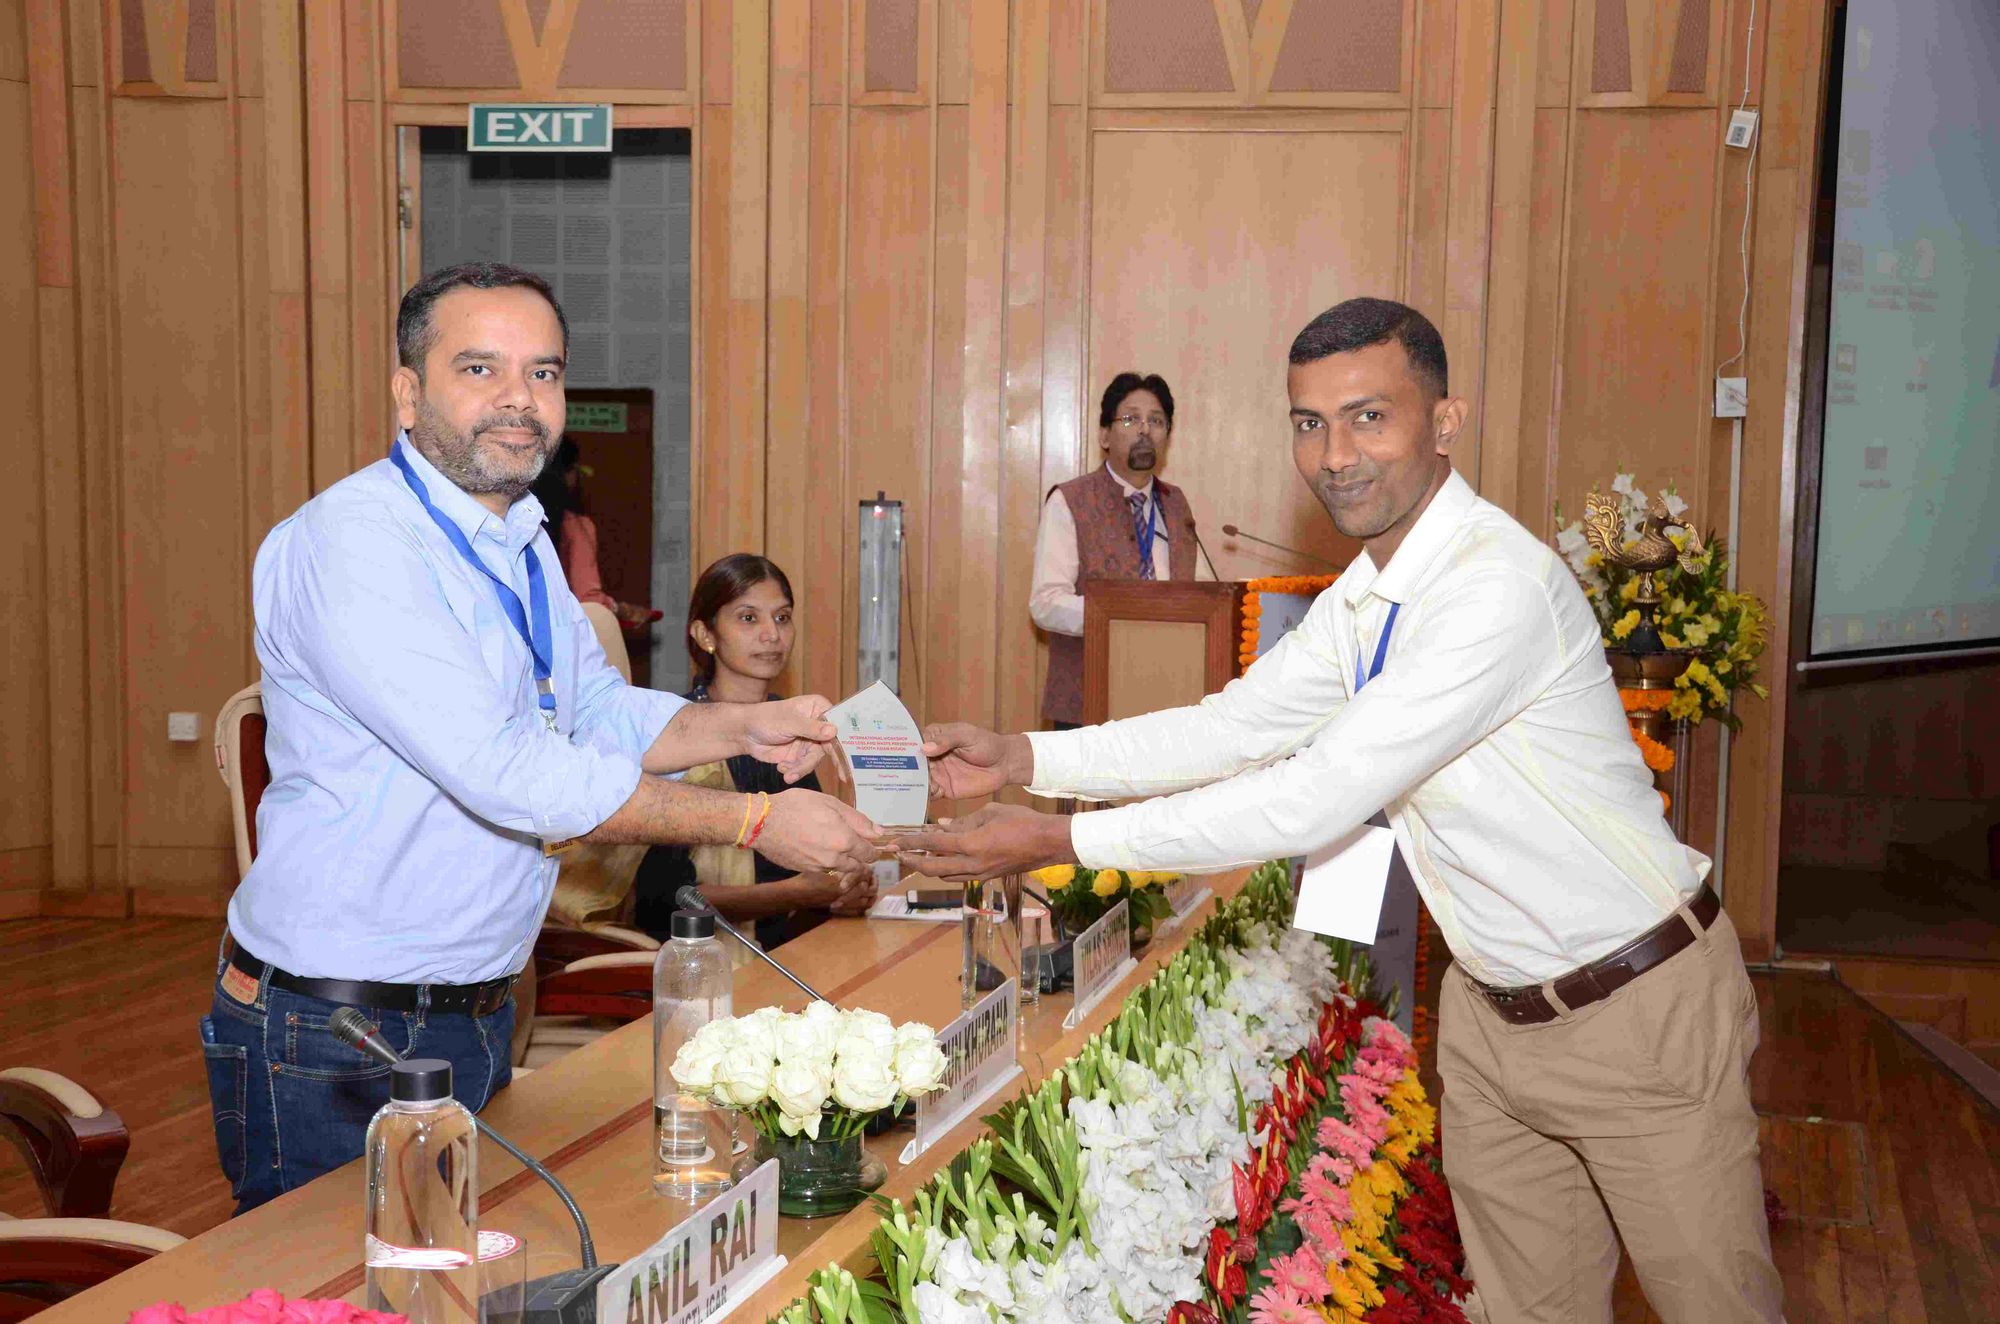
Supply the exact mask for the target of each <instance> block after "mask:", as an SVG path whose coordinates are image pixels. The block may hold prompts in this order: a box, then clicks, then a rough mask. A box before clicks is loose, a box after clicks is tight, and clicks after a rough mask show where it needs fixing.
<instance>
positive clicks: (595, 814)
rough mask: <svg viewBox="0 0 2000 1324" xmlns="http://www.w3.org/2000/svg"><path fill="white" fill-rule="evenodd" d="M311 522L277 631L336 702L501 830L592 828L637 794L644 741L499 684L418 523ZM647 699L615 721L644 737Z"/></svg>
mask: <svg viewBox="0 0 2000 1324" xmlns="http://www.w3.org/2000/svg"><path fill="white" fill-rule="evenodd" d="M302 532H303V533H304V534H305V536H303V537H301V538H300V540H299V542H300V546H299V551H300V553H301V555H299V556H298V557H297V558H296V559H295V560H294V562H293V565H292V573H293V574H294V576H295V579H296V582H295V583H294V584H293V585H292V592H291V593H289V594H286V595H283V600H284V601H286V602H287V603H288V608H287V610H286V613H285V616H284V619H283V620H282V621H280V622H276V623H275V624H276V629H275V630H274V631H273V632H272V636H271V637H270V638H269V639H268V640H267V642H268V643H270V644H271V646H273V647H275V648H278V649H280V650H282V652H283V653H284V654H285V655H286V657H287V660H288V661H289V662H290V663H291V665H293V666H294V667H296V669H297V670H298V673H299V674H300V676H302V677H303V678H305V679H306V680H307V681H308V682H309V683H310V684H311V685H312V686H313V687H314V688H315V689H316V690H317V691H318V692H319V693H320V694H321V695H324V696H325V697H326V699H327V700H329V701H331V702H332V703H334V704H337V705H338V706H339V707H340V708H341V709H342V710H344V711H345V712H346V713H347V714H348V716H350V717H351V718H352V719H353V720H354V721H356V722H359V723H360V724H361V725H362V726H365V727H366V728H368V730H369V731H371V732H372V733H373V734H374V735H375V736H376V737H377V738H378V739H380V740H381V741H382V743H383V744H385V745H387V746H388V747H389V748H390V749H392V750H394V751H395V752H396V754H397V755H398V756H399V757H400V758H402V759H403V760H405V761H406V762H408V763H409V764H410V765H411V766H412V767H414V768H416V769H417V770H418V771H419V772H421V773H423V775H424V776H425V777H427V778H429V779H430V780H431V781H433V782H435V783H436V784H437V785H438V787H439V788H440V789H442V790H443V791H444V792H445V794H447V795H449V796H450V797H451V798H452V799H453V800H455V801H457V802H458V803H459V804H460V805H462V806H464V807H465V809H466V810H468V811H469V812H471V813H473V814H475V815H477V816H478V817H480V818H481V819H484V820H485V821H486V822H488V823H491V824H492V825H493V826H495V827H498V828H503V829H507V830H509V831H514V832H521V833H526V834H529V835H531V836H535V837H539V838H541V839H542V840H544V841H556V840H564V839H567V838H570V837H578V836H582V835H584V834H585V833H587V832H589V831H590V830H591V829H592V828H594V827H596V826H597V825H598V824H599V823H602V822H603V821H604V820H605V819H607V818H609V817H610V816H611V815H612V814H613V813H614V812H616V811H617V810H618V808H619V807H620V806H621V805H623V804H624V803H625V801H626V800H627V799H629V798H630V797H631V795H632V792H633V791H634V790H635V789H636V788H637V787H638V785H639V776H640V769H639V753H640V752H641V750H642V749H643V746H640V747H639V748H637V749H634V748H632V747H631V746H630V745H627V744H625V742H623V741H619V740H611V741H605V740H600V739H595V738H593V739H589V740H582V741H572V740H570V739H569V738H567V737H565V736H563V735H561V734H558V733H556V732H553V731H550V730H549V729H548V728H547V726H546V725H545V724H544V723H543V721H542V719H541V717H540V716H539V715H538V714H537V713H536V712H535V711H534V710H533V709H531V708H526V707H524V706H523V704H522V702H521V698H520V696H519V695H518V694H516V693H510V692H508V691H507V690H506V689H505V687H503V686H502V685H500V684H499V683H497V682H496V681H495V680H494V679H493V676H492V673H491V672H490V671H489V670H488V669H487V666H486V663H485V661H484V659H483V658H482V657H481V655H480V651H479V647H478V644H477V642H476V641H475V639H474V638H473V636H472V635H471V633H470V632H468V631H467V630H465V629H463V628H461V627H460V625H459V624H458V621H457V618H456V616H454V614H453V613H452V611H451V609H450V606H449V603H448V602H447V601H446V600H445V594H444V590H443V588H442V586H441V585H440V583H439V581H438V578H437V575H436V572H435V571H434V570H433V569H432V568H431V567H430V565H429V564H428V563H427V562H426V560H425V557H424V554H423V551H422V549H421V548H420V547H419V546H418V545H417V544H416V543H415V542H414V541H413V538H412V535H411V534H410V533H409V532H408V531H407V530H405V529H403V528H402V527H400V526H398V525H396V524H394V523H392V522H389V521H366V520H346V521H336V520H325V521H320V522H318V523H316V524H315V525H314V526H313V527H312V528H311V529H310V530H306V531H302ZM578 614H579V615H580V613H578ZM597 660H598V662H599V664H600V665H602V662H603V654H602V652H601V651H599V652H598V654H597ZM604 670H607V671H609V670H610V668H609V667H605V668H604ZM611 676H612V679H613V680H617V679H618V677H617V673H616V672H612V673H611ZM593 681H596V678H595V677H593ZM662 697H666V696H662ZM600 703H601V700H600ZM646 711H650V710H649V709H642V708H640V707H637V706H635V707H634V708H633V709H632V710H631V711H630V712H629V713H627V712H624V711H623V710H622V709H621V714H620V716H619V717H618V718H617V719H616V720H615V721H612V722H609V723H607V725H613V726H615V725H618V724H619V723H624V724H627V726H628V729H627V731H625V732H624V733H623V734H627V735H631V736H633V737H634V739H635V740H636V734H637V732H638V730H639V729H640V728H641V726H642V725H643V721H644V716H643V714H644V712H646ZM668 715H669V716H671V713H669V714H668ZM661 720H662V724H664V720H665V719H664V718H662V719H661ZM648 743H650V742H648ZM621 746H623V747H621Z"/></svg>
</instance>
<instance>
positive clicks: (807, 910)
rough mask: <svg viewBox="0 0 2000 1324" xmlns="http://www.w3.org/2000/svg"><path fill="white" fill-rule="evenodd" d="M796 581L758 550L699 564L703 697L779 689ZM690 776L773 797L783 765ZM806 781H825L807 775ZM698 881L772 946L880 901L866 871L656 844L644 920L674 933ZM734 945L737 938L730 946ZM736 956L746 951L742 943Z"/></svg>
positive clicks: (658, 931)
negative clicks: (834, 870)
mask: <svg viewBox="0 0 2000 1324" xmlns="http://www.w3.org/2000/svg"><path fill="white" fill-rule="evenodd" d="M792 634H793V631H792V585H791V581H790V580H788V579H786V578H785V572H784V571H782V570H780V569H778V567H777V566H776V565H774V564H772V563H771V562H770V561H768V560H766V559H765V558H764V557H761V556H752V555H750V554H749V553H747V552H738V553H737V554H735V555H734V556H725V557H723V558H722V559H721V560H720V561H717V562H716V563H715V564H714V565H712V566H710V567H709V568H708V569H706V570H704V571H702V573H701V579H700V580H699V581H697V582H696V584H695V586H694V594H693V596H692V597H690V598H689V600H688V616H687V648H688V657H689V658H691V659H692V660H693V663H694V688H692V689H690V690H689V691H688V692H687V697H688V698H690V699H692V700H694V701H695V702H696V703H761V702H763V701H764V700H765V699H767V698H775V697H777V696H775V695H773V694H772V693H771V692H770V684H771V682H772V681H773V680H774V679H776V678H777V675H778V673H779V672H781V671H783V670H784V669H785V663H786V662H787V661H789V660H790V658H791V655H792ZM686 780H687V781H689V782H691V783H693V784H695V785H698V786H714V787H718V788H720V789H722V790H725V791H744V792H749V793H752V794H754V793H756V792H758V791H768V792H770V793H771V794H772V795H776V794H777V793H778V792H780V791H782V790H785V789H786V787H785V779H784V777H783V775H782V774H780V773H779V771H778V770H777V768H775V767H773V766H772V765H771V764H768V763H760V762H758V761H757V760H756V759H754V758H750V757H747V756H745V757H739V758H733V759H730V760H729V761H728V763H726V764H723V763H710V764H705V765H703V766H701V767H699V768H695V769H693V770H691V771H690V772H689V773H688V774H687V778H686ZM798 784H799V785H800V786H805V787H810V788H812V789H814V790H817V789H819V782H818V779H817V778H816V777H814V776H812V775H811V774H808V775H807V776H806V777H805V779H804V780H802V781H800V782H799V783H798ZM689 883H693V884H695V885H696V886H698V887H699V888H700V889H701V894H702V896H703V897H704V898H706V899H707V901H708V903H709V904H710V905H712V906H714V907H715V909H716V910H717V911H718V912H720V913H721V915H722V917H723V918H724V919H727V920H729V921H730V922H732V923H734V924H736V925H738V926H739V927H743V928H748V927H749V926H750V924H751V922H752V921H755V926H756V937H757V942H758V944H759V945H760V946H762V947H763V948H764V949H765V950H766V951H769V950H770V949H771V948H773V947H776V946H778V945H779V944H781V943H784V942H786V941H788V940H790V939H792V938H796V937H798V936H799V935H800V934H801V933H804V932H806V931H807V930H808V929H811V928H814V927H816V926H817V925H819V924H820V923H822V922H823V921H824V920H826V919H827V917H828V916H831V915H859V914H862V913H863V912H865V911H866V910H867V909H868V907H869V906H871V905H873V904H874V902H875V884H874V880H873V878H872V877H871V876H869V875H867V874H862V875H860V876H858V877H856V878H852V879H841V878H836V877H833V876H832V875H829V874H792V873H788V872H787V871H786V870H784V869H782V868H780V867H779V866H777V865H775V864H772V863H771V862H770V861H768V860H766V859H765V858H764V857H763V856H761V855H759V854H757V853H756V852H755V851H752V850H746V849H743V848H740V847H735V846H692V847H689V846H655V847H653V848H652V849H651V850H649V851H647V852H646V857H645V859H644V861H642V862H641V864H640V865H639V872H638V876H637V878H636V880H635V890H636V893H637V897H636V901H637V909H636V913H635V915H634V920H635V922H636V923H637V924H638V926H639V927H640V928H642V929H644V930H646V932H648V933H650V934H652V935H653V936H655V937H657V938H665V937H666V936H667V928H668V921H669V919H670V918H671V916H672V915H673V911H674V893H675V892H676V891H678V890H679V889H680V888H682V887H685V886H686V885H687V884H689ZM731 945H732V946H733V945H734V944H731ZM737 951H738V955H739V957H741V956H744V955H747V954H746V953H743V952H742V950H741V949H740V948H738V949H737Z"/></svg>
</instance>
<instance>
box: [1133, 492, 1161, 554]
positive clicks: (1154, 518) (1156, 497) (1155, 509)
mask: <svg viewBox="0 0 2000 1324" xmlns="http://www.w3.org/2000/svg"><path fill="white" fill-rule="evenodd" d="M1159 530H1160V489H1159V488H1158V487H1157V486H1156V487H1154V489H1153V490H1152V491H1151V492H1149V493H1147V494H1146V531H1145V532H1144V533H1142V534H1140V535H1138V537H1139V564H1140V565H1150V564H1152V560H1153V539H1154V537H1155V536H1157V535H1158V533H1159Z"/></svg>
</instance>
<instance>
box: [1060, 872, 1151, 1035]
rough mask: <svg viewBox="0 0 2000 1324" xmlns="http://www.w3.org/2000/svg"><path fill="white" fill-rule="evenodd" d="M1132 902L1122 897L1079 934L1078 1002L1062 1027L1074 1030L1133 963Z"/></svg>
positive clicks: (1077, 956) (1076, 969) (1076, 955)
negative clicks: (1123, 899)
mask: <svg viewBox="0 0 2000 1324" xmlns="http://www.w3.org/2000/svg"><path fill="white" fill-rule="evenodd" d="M1131 909H1132V908H1131V904H1130V903H1129V902H1125V901H1120V902H1119V903H1118V904H1117V905H1115V906H1113V907H1111V909H1109V910H1107V911H1105V912H1104V915H1103V917H1102V918H1101V919H1099V920H1098V921H1097V923H1095V924H1093V925H1091V926H1090V927H1089V928H1087V929H1085V930H1084V931H1083V932H1082V933H1079V934H1078V935H1077V937H1076V948H1075V958H1074V969H1075V971H1076V1005H1075V1006H1073V1007H1071V1008H1070V1009H1069V1015H1067V1016H1065V1017H1063V1029H1065V1030H1074V1029H1075V1028H1076V1027H1077V1026H1079V1025H1081V1024H1082V1023H1083V1018H1084V1017H1085V1016H1086V1015H1088V1014H1089V1012H1090V1009H1091V1008H1092V1007H1094V1006H1096V1005H1097V1004H1098V1003H1099V1002H1101V1001H1102V1000H1103V998H1104V995H1105V994H1106V993H1109V992H1110V991H1111V989H1112V987H1113V986H1114V985H1116V984H1117V983H1118V981H1119V980H1121V979H1123V978H1124V977H1125V973H1126V971H1128V970H1130V969H1131V968H1132V966H1133V964H1134V963H1133V960H1132V921H1131V918H1130V913H1131Z"/></svg>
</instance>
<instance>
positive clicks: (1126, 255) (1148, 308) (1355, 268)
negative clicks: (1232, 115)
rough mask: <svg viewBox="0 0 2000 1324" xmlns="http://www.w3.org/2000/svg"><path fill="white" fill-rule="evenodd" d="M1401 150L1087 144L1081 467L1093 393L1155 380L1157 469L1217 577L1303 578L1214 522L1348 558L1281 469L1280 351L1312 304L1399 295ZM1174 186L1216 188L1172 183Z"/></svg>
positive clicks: (1357, 136)
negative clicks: (1164, 439)
mask: <svg viewBox="0 0 2000 1324" xmlns="http://www.w3.org/2000/svg"><path fill="white" fill-rule="evenodd" d="M1403 146H1404V144H1403V140H1402V138H1401V136H1400V135H1396V134H1388V133H1366V132H1357V133H1310V134H1309V133H1241V134H1236V133H1198V132H1187V133H1165V132H1157V133H1131V132H1117V133H1099V134H1097V135H1096V140H1095V142H1094V143H1093V167H1092V180H1091V183H1092V201H1091V278H1090V289H1091V309H1090V359H1089V364H1090V367H1089V371H1088V373H1087V375H1086V381H1087V382H1088V389H1087V393H1086V399H1087V400H1089V401H1091V402H1093V407H1091V408H1090V409H1089V410H1088V411H1087V414H1088V418H1087V424H1088V426H1087V429H1086V430H1087V434H1088V436H1089V442H1088V453H1089V455H1090V457H1091V458H1090V460H1089V463H1090V464H1091V465H1095V464H1096V463H1097V462H1098V460H1097V456H1098V454H1099V451H1098V440H1097V429H1096V426H1095V424H1096V410H1095V408H1094V402H1095V400H1096V398H1097V393H1098V392H1099V391H1101V390H1102V389H1103V386H1104V383H1106V382H1108V381H1109V380H1110V379H1111V377H1112V376H1113V375H1114V374H1115V373H1118V372H1120V371H1123V370H1126V369H1131V370H1134V371H1137V372H1142V373H1144V372H1158V373H1160V374H1161V375H1163V376H1164V377H1166V379H1167V382H1168V384H1169V385H1170V386H1172V387H1173V388H1174V396H1175V403H1176V410H1175V420H1174V438H1173V443H1172V445H1171V446H1170V447H1169V448H1168V451H1167V458H1166V463H1165V465H1164V467H1163V469H1162V472H1163V473H1164V475H1165V476H1166V477H1167V478H1169V479H1170V480H1171V481H1173V482H1174V483H1176V484H1178V485H1180V486H1182V487H1184V488H1185V489H1186V490H1187V494H1188V500H1189V502H1190V503H1191V504H1192V505H1193V507H1194V513H1195V519H1196V522H1197V523H1198V524H1199V525H1200V526H1201V527H1202V529H1203V530H1204V531H1205V532H1204V535H1203V541H1204V542H1206V543H1207V544H1208V548H1209V553H1210V555H1211V556H1213V557H1214V558H1215V562H1216V567H1217V569H1218V571H1219V572H1220V573H1221V575H1222V577H1223V578H1225V579H1228V578H1246V577H1250V576H1254V575H1263V574H1289V573H1298V572H1299V571H1301V570H1304V569H1310V567H1309V566H1301V565H1300V563H1299V562H1297V561H1296V560H1295V559H1293V558H1290V557H1287V556H1285V555H1284V554H1283V553H1278V552H1269V551H1267V550H1266V549H1263V548H1260V547H1258V546H1257V545H1256V544H1254V543H1248V542H1244V543H1240V544H1239V543H1237V542H1235V541H1233V540H1230V539H1226V538H1224V537H1223V535H1222V525H1223V524H1224V523H1225V522H1230V523H1235V524H1238V525H1240V526H1241V527H1243V528H1244V529H1246V530H1249V531H1251V532H1254V533H1257V534H1258V535H1259V536H1261V537H1265V538H1269V539H1272V540H1274V541H1276V542H1282V543H1287V544H1289V545H1291V546H1294V547H1301V548H1304V549H1305V550H1307V551H1310V552H1314V553H1316V554H1318V555H1320V556H1325V557H1329V558H1332V559H1334V560H1336V561H1338V562H1340V563H1343V564H1344V563H1345V562H1346V561H1347V560H1348V559H1349V558H1350V557H1351V556H1352V555H1353V550H1354V549H1353V547H1352V544H1350V543H1348V542H1347V541H1346V540H1345V539H1342V538H1341V537H1340V536H1339V534H1338V533H1336V532H1335V531H1334V529H1333V526H1332V524H1331V523H1330V522H1329V521H1328V520H1327V518H1326V515H1325V512H1324V511H1322V510H1321V509H1320V506H1319V503H1318V502H1317V501H1316V500H1314V498H1313V497H1312V495H1311V493H1310V492H1309V491H1308V490H1307V489H1306V487H1305V486H1304V484H1303V483H1301V482H1300V481H1299V478H1298V475H1297V473H1296V472H1295V471H1294V470H1293V467H1292V460H1291V450H1290V447H1289V444H1288V440H1287V438H1288V437H1289V435H1290V433H1289V429H1288V426H1287V423H1286V413H1285V410H1286V396H1285V354H1286V350H1287V349H1288V347H1289V346H1290V344H1291V341H1292V337H1293V336H1294V335H1296V334H1297V333H1298V330H1299V328H1300V327H1302V326H1304V325H1305V324H1306V323H1307V322H1308V321H1310V320H1312V318H1313V317H1314V316H1315V315H1316V314H1318V313H1319V312H1321V311H1322V310H1324V309H1326V308H1328V307H1330V306H1331V305H1333V304H1335V303H1338V302H1339V301H1340V300H1342V299H1346V298H1351V297H1353V296H1355V295H1360V294H1383V293H1387V294H1391V295H1393V294H1394V293H1395V292H1396V290H1397V288H1398V285H1399V280H1398V272H1399V259H1400V248H1401V245H1400V242H1399V236H1400V234H1401V230H1402V226H1401V215H1402V191H1401V189H1400V187H1396V186H1395V185H1397V184H1399V183H1400V181H1401V179H1402V177H1403V164H1402V155H1403ZM1185 179H1205V180H1209V181H1212V186H1211V187H1208V188H1204V189H1199V190H1192V189H1182V188H1177V187H1172V186H1169V185H1168V184H1167V181H1173V180H1185ZM1352 180H1380V181H1382V183H1383V186H1382V187H1381V188H1379V189H1366V188H1354V187H1352V186H1351V185H1350V184H1349V183H1348V181H1352ZM1138 199H1145V200H1146V204H1145V205H1143V206H1138V205H1134V204H1135V200H1138Z"/></svg>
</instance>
